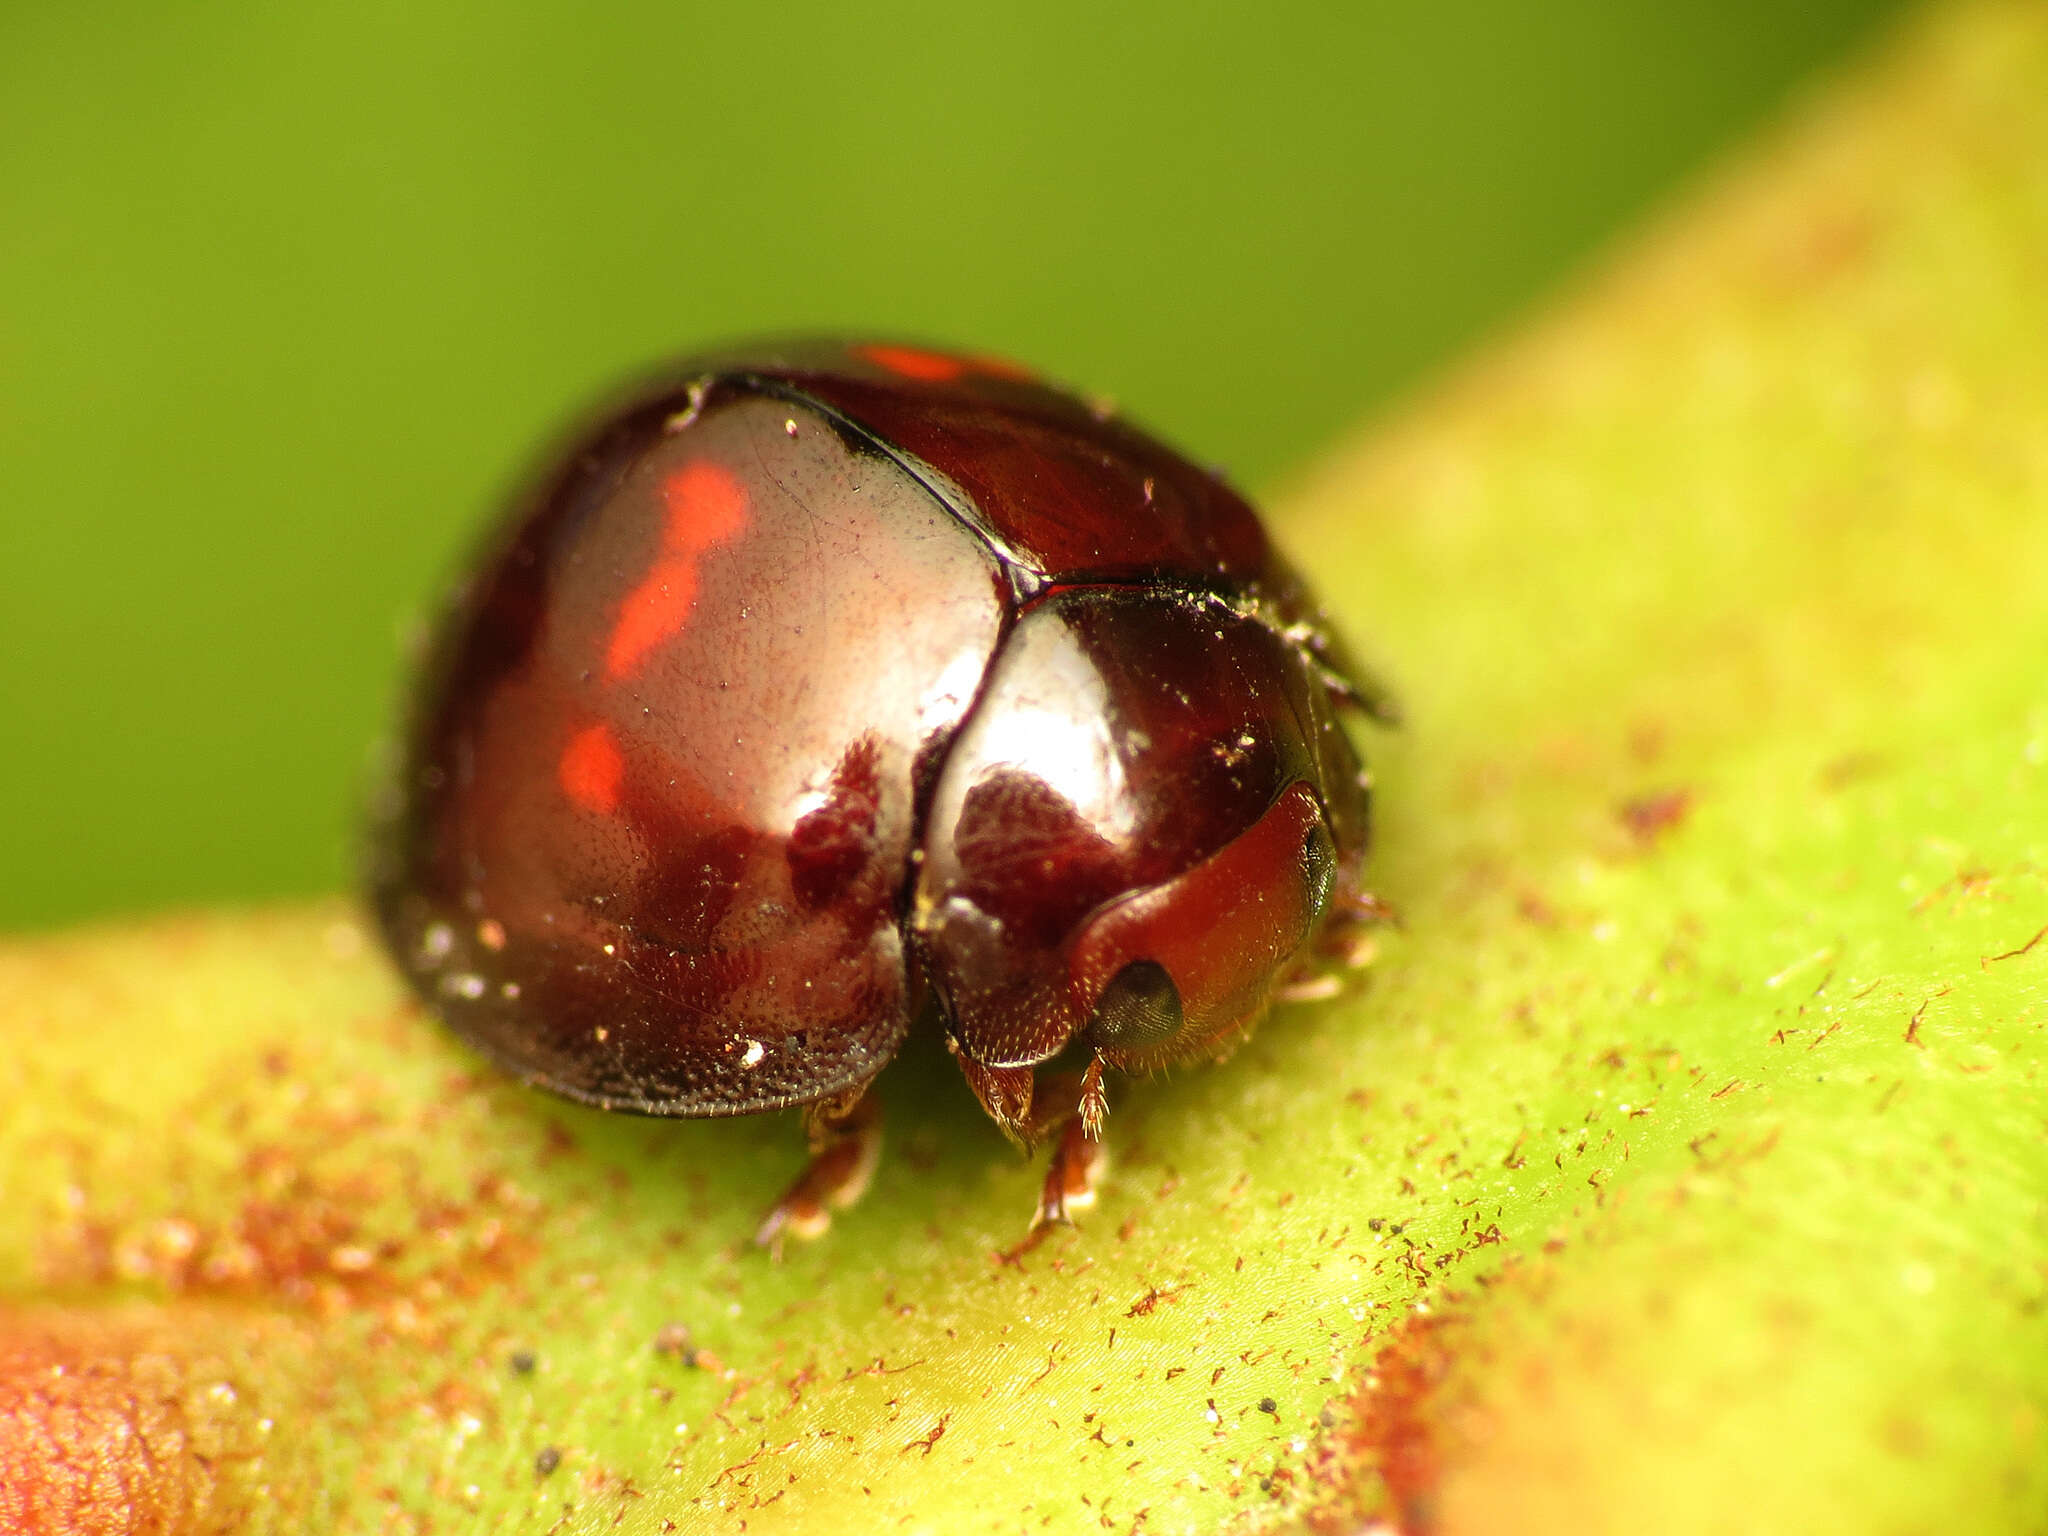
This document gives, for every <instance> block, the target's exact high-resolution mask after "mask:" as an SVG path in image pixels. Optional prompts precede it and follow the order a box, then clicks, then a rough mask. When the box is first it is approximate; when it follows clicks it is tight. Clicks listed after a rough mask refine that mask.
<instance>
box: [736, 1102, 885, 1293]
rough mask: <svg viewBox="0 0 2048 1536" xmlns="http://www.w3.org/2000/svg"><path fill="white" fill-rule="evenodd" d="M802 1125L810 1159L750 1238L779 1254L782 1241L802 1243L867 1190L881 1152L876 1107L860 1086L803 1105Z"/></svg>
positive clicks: (879, 1128)
mask: <svg viewBox="0 0 2048 1536" xmlns="http://www.w3.org/2000/svg"><path fill="white" fill-rule="evenodd" d="M804 1129H805V1130H806V1131H807V1132H808V1133H809V1135H810V1141H811V1160H810V1162H809V1163H808V1164H806V1165H805V1167H804V1171H803V1172H802V1173H800V1174H798V1175H797V1177H796V1182H795V1183H793V1184H791V1185H790V1186H789V1188H788V1189H786V1190H784V1191H783V1193H782V1198H781V1199H780V1200H777V1201H776V1202H775V1204H774V1205H773V1206H772V1207H771V1208H770V1209H769V1212H768V1214H767V1216H766V1217H765V1218H764V1219H763V1220H762V1222H761V1227H760V1230H759V1231H757V1232H756V1233H755V1234H754V1242H755V1243H756V1244H757V1245H759V1246H760V1247H763V1248H767V1249H769V1250H770V1251H771V1252H773V1253H775V1254H776V1255H777V1256H780V1254H781V1252H782V1243H783V1239H784V1238H786V1237H789V1236H796V1237H800V1238H803V1239H805V1240H806V1241H808V1240H809V1239H811V1238H814V1237H817V1236H819V1235H821V1234H822V1233H823V1232H824V1231H825V1229H826V1228H827V1227H829V1226H831V1225H832V1212H833V1211H834V1210H835V1209H837V1210H845V1209H846V1207H848V1206H849V1205H852V1204H853V1203H854V1201H856V1200H858V1199H859V1198H860V1197H861V1196H862V1195H863V1194H864V1193H866V1191H867V1187H868V1181H869V1180H870V1179H872V1178H873V1177H874V1173H875V1164H876V1163H877V1162H878V1161H879V1160H880V1158H881V1155H882V1107H881V1105H880V1103H879V1102H878V1101H877V1100H876V1098H875V1096H874V1094H872V1093H870V1092H867V1091H865V1090H863V1091H861V1092H859V1093H858V1094H856V1095H854V1096H853V1097H852V1099H851V1102H849V1101H848V1100H847V1099H846V1098H840V1099H827V1100H825V1101H824V1102H822V1103H819V1104H812V1105H808V1106H806V1108H805V1110H804Z"/></svg>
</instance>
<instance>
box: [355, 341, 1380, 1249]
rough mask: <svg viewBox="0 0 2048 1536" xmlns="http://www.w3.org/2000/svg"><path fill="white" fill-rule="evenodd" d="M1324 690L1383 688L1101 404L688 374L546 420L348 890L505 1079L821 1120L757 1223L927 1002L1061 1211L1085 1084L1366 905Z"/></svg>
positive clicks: (930, 380)
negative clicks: (532, 477)
mask: <svg viewBox="0 0 2048 1536" xmlns="http://www.w3.org/2000/svg"><path fill="white" fill-rule="evenodd" d="M1346 705H1355V706H1362V707H1364V708H1366V709H1376V708H1378V700H1377V698H1376V696H1374V695H1373V694H1371V693H1370V692H1368V691H1367V690H1366V689H1365V688H1364V686H1363V685H1362V678H1361V674H1360V673H1359V671H1358V670H1357V668H1356V667H1354V666H1353V665H1352V664H1351V663H1350V661H1349V659H1348V658H1347V657H1346V656H1345V654H1344V652H1343V650H1342V648H1341V646H1340V645H1339V643H1338V641H1337V640H1336V637H1335V636H1334V635H1333V634H1332V633H1331V632H1330V629H1329V627H1328V625H1327V623H1326V622H1325V620H1324V618H1323V615H1322V613H1321V611H1320V610H1319V609H1318V608H1317V607H1316V605H1315V602H1314V600H1313V599H1312V598H1311V597H1310V596H1309V595H1308V593H1307V591H1306V590H1305V589H1304V588H1303V586H1302V584H1301V582H1300V581H1299V580H1298V579H1297V578H1296V576H1295V575H1294V573H1293V572H1292V571H1291V570H1290V569H1289V568H1288V567H1287V565H1286V564H1285V563H1284V562H1283V561H1282V560H1281V559H1280V557H1279V556H1278V555H1277V554H1276V553H1275V552H1274V550H1273V548H1272V546H1271V544H1270V543H1268V541H1267V538H1266V535H1265V532H1264V530H1263V529H1261V527H1260V526H1259V522H1258V519H1257V517H1256V516H1255V515H1254V514H1253V512H1252V510H1251V508H1250V507H1249V506H1247V505H1246V504H1245V502H1244V501H1243V500H1242V499H1241V498H1240V497H1239V496H1238V495H1237V494H1236V493H1235V492H1233V491H1231V490H1230V489H1229V488H1228V487H1227V486H1225V485H1224V483H1223V482H1222V481H1221V480H1220V479H1219V478H1217V477H1216V476H1215V475H1213V474H1210V473H1208V472H1206V471H1203V470H1200V469H1197V468H1195V467H1194V466H1193V465H1191V464H1189V463H1188V462H1187V461H1186V460H1184V459H1182V458H1180V457H1179V456H1177V455H1176V454H1174V453H1172V452H1170V451H1169V450H1168V449H1166V448H1164V447H1162V446H1161V445H1160V444H1158V443H1156V442H1154V441H1153V440H1152V439H1151V438H1149V437H1147V436H1145V435H1144V434H1143V433H1140V432H1138V431H1137V430H1135V429H1134V428H1132V427H1130V426H1128V425H1126V424H1125V423H1123V422H1121V421H1119V420H1118V419H1116V418H1115V417H1114V416H1113V415H1112V414H1110V413H1109V412H1107V411H1103V410H1097V409H1092V408H1090V407H1089V406H1088V405H1085V404H1083V403H1082V402H1080V401H1078V400H1075V399H1073V398H1072V397H1070V396H1068V395H1065V394H1061V393H1058V392H1056V391H1054V390H1052V389H1049V388H1047V387H1045V386H1044V385H1042V384H1039V383H1037V382H1034V381H1033V380H1032V379H1031V378H1030V377H1029V376H1028V375H1026V374H1025V373H1023V372H1022V371H1021V370H1019V369H1017V368H1015V367H1014V366H1012V365H1010V364H1007V363H999V362H992V361H988V360H984V359H979V358H972V357H963V356H955V355H951V354H943V353H936V352H929V351H924V350H919V349H914V348H908V347H897V346H884V345H843V344H836V343H829V344H815V343H806V344H800V345H796V346H790V347H786V348H767V349H762V350H759V351H756V352H751V353H747V354H744V355H738V356H733V357H721V358H710V359H706V360H703V361H700V362H697V363H694V364H690V365H686V366H684V367H682V368H680V369H678V370H676V371H675V372H674V373H672V374H671V375H670V376H669V377H668V379H667V380H666V381H665V382H663V383H661V384H659V385H658V386H656V387H654V388H653V389H651V390H649V391H647V392H644V393H643V394H641V395H640V396H639V397H638V398H637V399H636V401H635V402H634V403H632V404H630V405H629V406H627V407H626V408H625V409H623V410H620V411H617V412H615V413H613V414H611V415H610V416H608V417H607V418H605V419H604V420H603V421H602V422H600V423H599V424H598V425H597V426H596V427H594V428H593V429H591V430H589V431H588V432H587V433H585V434H584V435H583V436H582V437H581V438H580V439H578V440H576V441H575V442H574V444H573V446H572V447H571V448H570V449H569V451H567V452H566V453H564V454H563V455H562V456H561V458H560V460H559V462H558V463H557V464H556V465H555V466H554V467H553V468H552V469H551V470H550V471H549V472H548V473H547V474H546V475H545V476H544V477H542V478H541V479H540V480H539V481H538V483H537V484H536V485H535V486H534V487H533V489H532V490H531V492H530V493H529V494H528V495H526V496H525V497H524V498H522V499H521V501H520V502H519V504H518V505H517V506H516V507H515V508H514V509H513V511H512V514H511V517H510V518H509V520H508V521H507V522H506V524H505V525H504V527H503V528H502V529H501V530H500V531H499V533H498V534H497V536H496V539H495V542H494V543H493V544H492V546H491V547H490V549H489V551H488V552H487V554H486V555H485V557H484V559H483V560H482V562H481V563H480V564H479V565H478V566H477V568H476V571H475V574H474V575H473V576H472V577H471V578H470V580H469V581H468V583H467V584H466V585H465V586H464V588H463V589H462V590H461V592H460V594H459V595H458V597H457V599H456V601H455V603H454V605H453V608H452V610H451V611H450V612H449V614H448V615H447V617H446V618H445V620H444V621H443V623H442V625H441V627H440V630H439V633H438V638H437V641H436V644H435V647H434V650H433V653H432V656H431V658H430V661H429V663H428V666H427V669H426V671H425V674H424V681H423V684H422V687H421V691H420V694H419V697H418V701H417V715H416V717H415V720H414V724H413V729H412V734H411V738H410V740H409V742H408V744H407V756H406V758H405V761H404V767H403V776H402V779H401V780H400V782H399V786H398V792H397V794H396V795H395V797H394V799H393V803H392V809H391V813H390V816H389V819H388V824H387V825H386V826H385V827H384V828H382V829H381V832H380V838H379V843H378V846H377V850H376V859H375V876H374V883H375V893H374V894H375V901H376V907H377V912H378V916H379V919H380V921H381V923H382V927H383V931H384V935H385V938H386V940H387V941H388V943H389V944H390V946H391V949H392V951H393V953H394V954H395V955H396V957H397V959H398V962H399V964H400V965H401V966H402V967H403V968H404V970H405V972H406V974H407V976H408V977H409V978H410V979H411V981H412V983H413V985H414V986H415V987H416V988H417V989H418V990H419V992H420V994H421V995H422V996H423V997H424V998H425V999H426V1000H427V1001H428V1002H429V1003H430V1004H431V1005H432V1007H433V1008H434V1009H435V1010H436V1011H437V1012H439V1013H440V1014H441V1015H442V1017H444V1018H445V1019H446V1020H447V1021H448V1022H449V1023H450V1024H451V1025H452V1026H453V1027H454V1028H455V1029H456V1031H457V1032H458V1033H460V1034H461V1035H462V1036H464V1037H465V1038H466V1039H468V1040H469V1041H471V1042H472V1043H474V1044H475V1045H477V1046H478V1047H480V1048H481V1049H482V1050H483V1051H484V1052H485V1053H486V1054H488V1055H489V1056H491V1057H492V1058H493V1059H495V1060H496V1061H497V1062H499V1063H500V1064H502V1065H503V1066H504V1067H506V1068H508V1069H509V1070H511V1071H512V1072H515V1073H517V1074H518V1075H520V1076H521V1077H523V1078H525V1079H527V1080H528V1081H531V1082H536V1083H539V1084H542V1085H543V1086H545V1087H548V1088H551V1089H553V1090H554V1091H555V1092H557V1093H562V1094H566V1095H568V1096H569V1097H571V1098H575V1099H581V1100H583V1101H585V1102H587V1103H591V1104H599V1105H603V1106H604V1107H606V1108H609V1109H624V1110H635V1111H638V1112H641V1113H644V1114H654V1115H740V1114H750V1113H753V1112H755V1111H757V1110H769V1109H779V1108H783V1107H785V1106H788V1105H802V1106H804V1108H805V1110H806V1118H807V1123H808V1126H809V1129H810V1132H811V1136H812V1145H813V1152H814V1157H813V1160H812V1163H811V1166H810V1168H809V1169H808V1170H807V1171H806V1172H805V1174H804V1175H803V1177H802V1178H800V1179H799V1180H798V1181H797V1183H796V1184H795V1185H794V1186H793V1187H792V1188H791V1189H790V1190H789V1192H788V1193H787V1194H786V1195H785V1196H784V1197H783V1198H782V1200H781V1201H780V1202H778V1204H777V1205H776V1206H775V1208H774V1209H773V1211H772V1212H771V1213H770V1214H769V1217H768V1219H767V1221H766V1222H765V1224H764V1225H763V1227H762V1231H761V1237H762V1239H763V1240H764V1241H768V1240H773V1239H776V1238H778V1237H779V1236H780V1234H781V1233H783V1232H784V1231H794V1232H799V1233H802V1234H804V1235H812V1234H814V1233H816V1232H818V1231H822V1230H823V1229H824V1227H825V1226H826V1225H827V1224H828V1222H829V1220H830V1218H829V1215H828V1213H827V1212H828V1207H829V1206H832V1205H844V1204H846V1203H848V1202H849V1201H851V1200H852V1199H853V1198H854V1197H855V1196H857V1195H858V1194H859V1192H860V1189H861V1187H862V1186H863V1185H864V1184H865V1182H866V1180H867V1176H868V1173H869V1171H870V1170H871V1169H872V1167H873V1164H874V1158H875V1153H876V1150H877V1148H878V1146H879V1140H880V1138H879V1127H878V1124H877V1121H876V1118H875V1114H874V1111H873V1109H872V1100H871V1099H870V1098H869V1097H868V1088H869V1085H870V1084H871V1083H872V1082H873V1080H874V1078H875V1075H876V1073H877V1072H879V1071H880V1070H881V1069H882V1067H883V1066H884V1065H885V1064H886V1063H887V1062H888V1061H889V1059H890V1058H891V1057H892V1056H893V1055H894V1054H895V1053H896V1051H897V1049H898V1047H899V1046H900V1045H901V1044H902V1043H903V1040H904V1037H905V1035H906V1034H907V1033H908V1031H909V1030H910V1029H911V1027H912V1024H913V1022H914V1021H915V1020H916V1019H918V1018H919V1017H920V1016H921V1015H928V1016H930V1017H932V1018H934V1019H936V1020H937V1021H938V1022H939V1025H940V1026H941V1027H943V1029H944V1030H945V1034H946V1038H947V1041H948V1042H949V1044H950V1045H951V1048H952V1050H953V1052H954V1054H955V1055H956V1056H957V1057H958V1058H959V1061H960V1065H961V1069H962V1070H963V1071H964V1072H965V1073H966V1076H967V1081H968V1085H969V1086H970V1087H971V1088H972V1089H973V1090H974V1092H975V1094H976V1096H977V1097H979V1099H980V1100H981V1102H982V1104H983V1105H984V1106H985V1107H986V1109H987V1110H988V1112H989V1114H990V1115H991V1116H993V1117H994V1118H995V1121H996V1123H997V1124H998V1125H1000V1126H1001V1127H1002V1128H1003V1129H1004V1130H1005V1131H1006V1132H1008V1133H1009V1134H1010V1135H1011V1136H1012V1137H1015V1138H1017V1139H1019V1140H1021V1141H1023V1142H1025V1143H1026V1144H1029V1143H1032V1142H1035V1141H1037V1140H1039V1139H1041V1138H1046V1137H1054V1136H1056V1137H1057V1150H1056V1151H1055V1154H1054V1157H1053V1163H1052V1167H1051V1169H1050V1171H1049V1173H1048V1175H1047V1178H1046V1183H1045V1192H1044V1194H1043V1196H1042V1198H1041V1200H1040V1204H1039V1211H1038V1218H1039V1220H1040V1221H1041V1222H1042V1221H1046V1220H1059V1219H1064V1217H1065V1215H1066V1213H1067V1210H1068V1209H1069V1208H1070V1207H1072V1206H1075V1205H1078V1204H1081V1203H1084V1201H1085V1199H1086V1198H1087V1197H1088V1195H1089V1193H1090V1192H1091V1191H1092V1188H1093V1184H1094V1180H1095V1177H1096V1176H1097V1174H1098V1173H1099V1171H1100V1167H1101V1158H1100V1150H1099V1148H1100V1141H1099V1135H1100V1128H1101V1124H1102V1118H1103V1115H1104V1113H1105V1112H1106V1109H1107V1101H1106V1099H1105V1097H1104V1094H1103V1081H1102V1080H1103V1071H1104V1069H1105V1068H1115V1069H1117V1070H1119V1071H1125V1072H1130V1071H1145V1070H1148V1069H1151V1068H1154V1067H1157V1066H1160V1065H1162V1064H1164V1063H1166V1062H1169V1061H1174V1060H1177V1059H1180V1058H1182V1057H1186V1056H1190V1055H1198V1054H1209V1055H1216V1054H1220V1053H1222V1052H1223V1051H1226V1050H1227V1049H1228V1048H1229V1047H1230V1046H1231V1045H1232V1044H1233V1043H1234V1042H1235V1041H1236V1040H1237V1039H1238V1038H1240V1037H1241V1036H1242V1035H1243V1033H1244V1031H1245V1030H1246V1029H1247V1028H1249V1026H1250V1025H1251V1024H1252V1023H1253V1022H1254V1021H1255V1020H1256V1019H1257V1017H1258V1015H1259V1014H1260V1012H1261V1011H1262V1010H1263V1009H1264V1008H1265V1007H1266V1005H1267V1004H1268V1002H1270V1001H1271V999H1272V998H1273V997H1274V996H1275V994H1276V991H1278V990H1280V989H1282V988H1283V987H1286V986H1288V985H1302V984H1304V983H1307V984H1308V985H1311V986H1313V985H1314V984H1315V982H1316V980H1317V979H1318V978H1319V976H1320V974H1321V973H1320V972H1319V971H1318V970H1317V966H1318V963H1319V962H1330V963H1336V962H1338V961H1340V960H1341V958H1342V956H1343V955H1344V953H1345V951H1346V948H1347V945H1348V944H1349V942H1350V940H1351V939H1352V938H1353V937H1354V936H1355V933H1356V927H1357V924H1358V923H1359V922H1360V921H1362V920H1363V919H1364V918H1366V917H1368V916H1369V915H1370V913H1371V911H1372V908H1371V903H1370V900H1369V898H1367V897H1365V896H1364V894H1363V892H1362V889H1361V887H1360V885H1359V867H1360V863H1361V860H1362V858H1363V855H1364V852H1365V846H1366V799H1367V795H1366V780H1365V775H1364V774H1363V773H1362V772H1361V770H1360V766H1359V760H1358V758H1357V756H1356V755H1355V753H1354V752H1353V749H1352V747H1351V744H1350V742H1349V741H1348V740H1347V739H1346V738H1345V735H1344V732H1343V731H1342V730H1341V729H1340V728H1339V725H1338V723H1337V713H1338V710H1339V709H1340V708H1341V707H1343V706H1346ZM1055 1062H1057V1063H1058V1064H1057V1065H1056V1066H1055V1065H1051V1064H1054V1063H1055Z"/></svg>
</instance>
